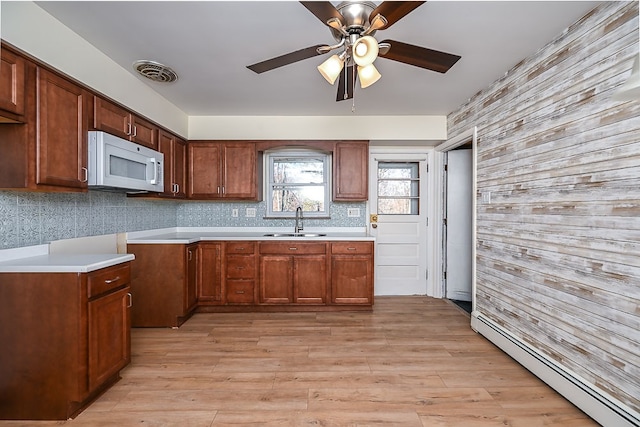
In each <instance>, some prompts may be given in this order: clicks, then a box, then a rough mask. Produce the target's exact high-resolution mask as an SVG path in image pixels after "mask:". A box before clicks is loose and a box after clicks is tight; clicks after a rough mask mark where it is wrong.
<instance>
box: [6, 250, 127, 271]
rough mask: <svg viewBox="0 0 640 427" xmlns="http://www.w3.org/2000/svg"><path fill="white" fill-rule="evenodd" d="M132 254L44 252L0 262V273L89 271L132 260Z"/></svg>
mask: <svg viewBox="0 0 640 427" xmlns="http://www.w3.org/2000/svg"><path fill="white" fill-rule="evenodd" d="M134 258H135V257H134V256H133V255H132V254H46V255H36V256H31V257H23V258H16V259H11V260H7V261H2V262H0V273H89V272H91V271H94V270H99V269H101V268H105V267H111V266H112V265H116V264H121V263H123V262H126V261H132V260H133V259H134Z"/></svg>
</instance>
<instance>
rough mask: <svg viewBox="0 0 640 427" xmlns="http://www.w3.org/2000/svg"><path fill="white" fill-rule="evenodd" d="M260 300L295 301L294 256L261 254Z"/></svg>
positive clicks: (270, 302)
mask: <svg viewBox="0 0 640 427" xmlns="http://www.w3.org/2000/svg"><path fill="white" fill-rule="evenodd" d="M260 302H261V303H267V304H290V303H292V302H293V257H292V256H289V255H261V256H260Z"/></svg>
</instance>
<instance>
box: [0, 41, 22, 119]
mask: <svg viewBox="0 0 640 427" xmlns="http://www.w3.org/2000/svg"><path fill="white" fill-rule="evenodd" d="M25 73H26V68H25V59H24V58H22V57H21V56H18V55H16V54H15V53H13V52H11V51H9V50H7V49H6V48H4V46H3V47H2V49H0V122H9V123H11V122H22V121H24V112H25Z"/></svg>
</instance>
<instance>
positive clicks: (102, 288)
mask: <svg viewBox="0 0 640 427" xmlns="http://www.w3.org/2000/svg"><path fill="white" fill-rule="evenodd" d="M130 279H131V266H130V264H129V263H128V262H127V263H126V264H121V265H117V266H113V267H108V268H103V269H101V270H97V271H94V272H92V273H89V275H88V277H87V285H88V287H89V298H92V297H95V296H97V295H101V294H104V293H107V292H110V291H112V290H114V289H117V288H119V287H121V286H124V285H126V284H128V283H129V282H130Z"/></svg>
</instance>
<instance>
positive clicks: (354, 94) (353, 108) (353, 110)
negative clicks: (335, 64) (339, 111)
mask: <svg viewBox="0 0 640 427" xmlns="http://www.w3.org/2000/svg"><path fill="white" fill-rule="evenodd" d="M356 70H357V69H356V66H355V65H354V66H353V73H351V74H353V78H352V80H353V86H352V87H353V96H352V97H351V113H352V114H353V113H355V112H356V76H357V74H356Z"/></svg>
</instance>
